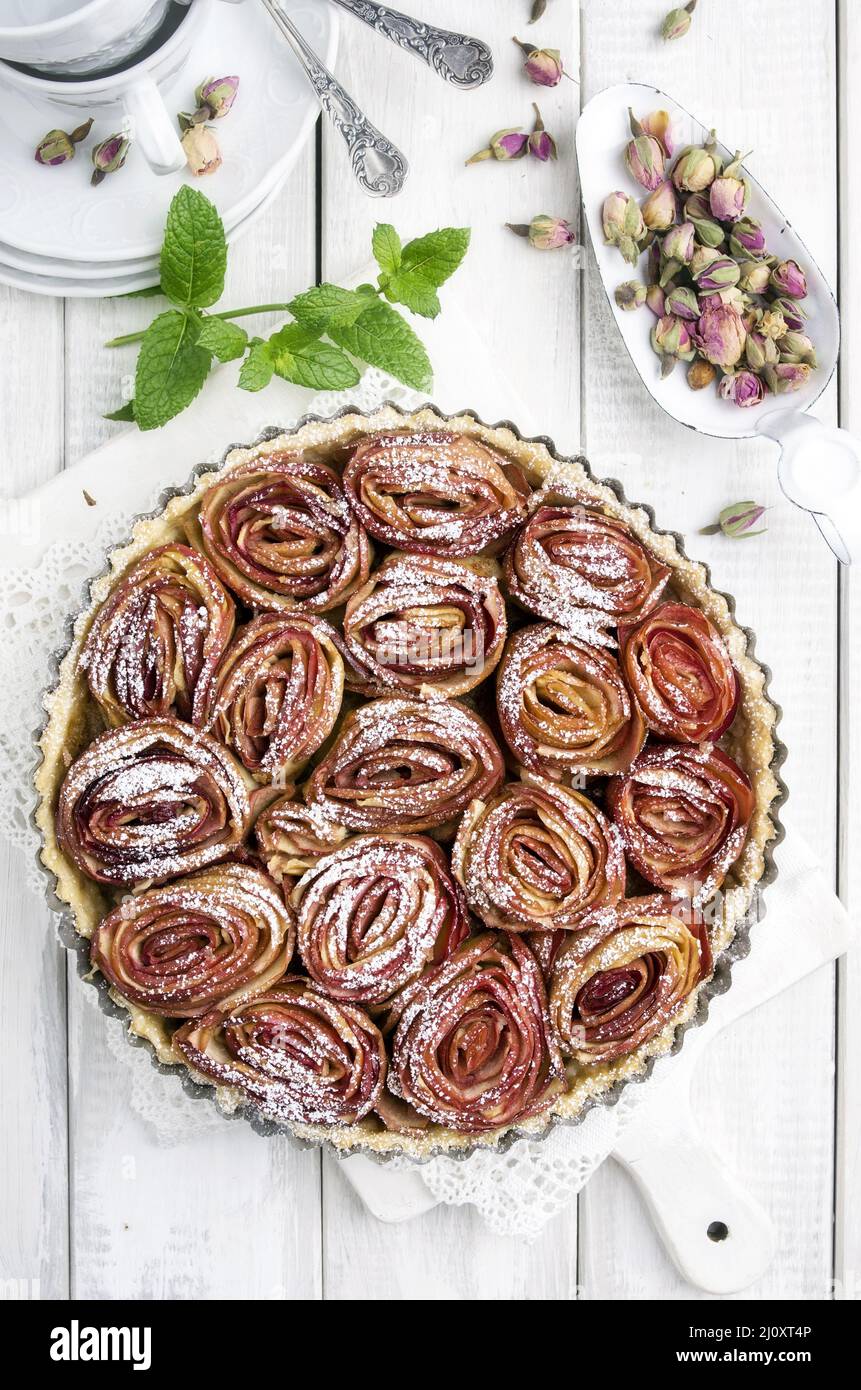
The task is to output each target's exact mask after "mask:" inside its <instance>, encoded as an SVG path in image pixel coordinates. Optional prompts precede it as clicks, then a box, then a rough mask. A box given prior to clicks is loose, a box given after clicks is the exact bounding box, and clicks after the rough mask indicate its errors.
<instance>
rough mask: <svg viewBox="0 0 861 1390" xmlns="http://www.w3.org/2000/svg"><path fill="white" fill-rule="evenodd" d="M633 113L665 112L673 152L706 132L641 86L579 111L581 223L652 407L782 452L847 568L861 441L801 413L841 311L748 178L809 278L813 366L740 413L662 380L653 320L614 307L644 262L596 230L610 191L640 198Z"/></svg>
mask: <svg viewBox="0 0 861 1390" xmlns="http://www.w3.org/2000/svg"><path fill="white" fill-rule="evenodd" d="M629 107H631V108H632V109H633V111H634V113H635V115H637V116H644V115H646V114H648V113H649V112H650V111H655V110H664V111H668V112H669V113H670V117H671V119H672V130H673V140H674V145H675V148H676V150H677V151H678V150H680V149H682V148H683V147H684V146H685V145H688V144H692V145H693V144H702V143H703V142H704V141H705V140H706V139H707V137H708V131H709V126H708V125H707V124H704V123H703V122H702V121H699V120H697V119H696V118H695V117H693V116H691V115H690V113H689V112H688V111H686V110H685V109H684V108H683V107H681V106H679V104H678V102H676V101H674V100H673V98H672V97H670V96H668V95H667V93H666V92H662V91H661V90H660V89H659V88H657V87H652V86H649V85H647V84H645V83H640V82H624V83H620V84H619V85H618V86H616V87H608V88H607V89H606V90H605V91H603V92H600V93H599V94H598V95H597V96H595V97H593V98H592V100H591V101H590V102H589V103H588V104H587V105H586V106H585V107H584V109H583V112H582V113H581V116H580V120H579V123H578V126H577V163H578V167H579V172H580V191H581V195H582V199H583V208H584V212H585V219H586V223H587V225H588V227H589V232H590V235H591V238H592V245H593V247H594V249H595V257H596V260H597V262H598V269H599V271H600V273H601V279H602V281H603V285H604V289H605V291H606V293H607V298H608V299H609V301H610V307H611V310H612V313H613V315H614V317H615V319H616V324H617V326H618V329H619V332H620V333H621V335H622V338H623V340H624V342H625V346H626V348H627V349H628V352H629V354H630V356H631V359H632V361H633V363H634V365H635V367H636V368H637V371H638V372H639V373H640V376H641V377H642V379H643V382H644V384H645V386H646V388H647V390H648V391H649V393H650V394H651V395H652V397H653V398H654V400H656V401H657V403H658V405H660V406H661V407H662V409H663V410H665V411H666V412H667V414H668V415H671V416H672V417H673V419H674V420H678V422H679V423H680V424H682V425H687V427H688V428H689V429H692V430H697V431H699V432H700V433H702V434H710V435H717V436H719V437H720V438H723V439H755V438H758V437H760V436H763V435H765V436H767V437H768V438H769V439H773V440H775V442H776V443H777V444H779V445H780V450H781V453H780V459H779V462H778V479H779V482H780V486H781V488H782V489H783V491H784V493H785V494H786V496H787V497H788V498H789V499H790V501H792V502H794V503H795V504H796V505H797V506H799V507H802V508H803V509H804V510H805V511H808V512H810V513H811V514H812V515H813V517H814V520H815V521H816V523H817V525H818V527H819V529H820V531H821V532H822V534H823V536H824V537H825V539H826V541H827V542H828V544H829V545H830V547H831V549H832V550H833V551H834V554H835V555H836V556H837V558H838V559H839V560H841V561H843V563H844V564H849V563H851V562H852V561H853V560H855V561H861V441H858V440H856V439H855V438H853V436H852V435H850V434H848V433H847V431H846V430H840V429H835V428H833V427H831V426H828V425H824V424H823V423H822V422H821V421H820V420H817V419H816V418H815V416H812V415H808V414H807V413H806V412H807V411H809V409H810V408H811V406H812V405H814V404H815V402H816V401H817V400H818V399H819V397H820V396H821V395H822V392H823V391H824V390H825V387H826V386H827V385H828V383H829V381H830V380H831V377H832V376H833V374H834V371H835V368H836V366H837V356H838V353H839V350H840V316H839V313H838V310H837V304H836V302H835V299H834V295H833V294H832V292H831V289H830V288H829V285H828V282H827V281H826V279H825V277H824V275H823V274H822V271H821V270H820V269H819V267H818V265H817V264H816V262H815V261H814V259H813V257H812V256H811V254H810V252H809V251H808V249H807V247H806V246H805V245H804V242H803V241H802V240H801V238H800V237H799V236H798V235H797V233H796V232H795V230H794V229H793V227H792V226H791V225H790V223H789V222H788V221H787V220H786V218H785V217H784V215H783V213H782V212H781V211H780V209H779V208H778V207H777V206H776V205H775V204H774V203H773V202H772V200H771V198H769V196H768V194H767V193H766V191H765V189H764V188H763V187H762V186H761V184H759V183H758V182H757V181H756V179H754V178H752V177H751V175H750V174H749V173H748V172H747V170H745V177H746V178H747V179H749V180H750V184H751V198H750V207H749V214H750V216H751V217H754V218H756V219H757V220H758V221H759V222H761V223H762V226H763V229H764V231H765V233H766V237H767V245H768V249H769V251H772V252H773V253H774V254H775V255H778V256H780V258H781V259H782V260H795V261H797V262H798V263H799V265H801V266H802V267H803V269H804V271H805V273H806V275H807V283H808V295H807V298H806V299H805V300H804V301H803V303H802V307H803V308H804V310H805V312H806V314H807V322H806V324H805V332H806V333H807V334H808V336H809V337H810V338H811V339H812V340H813V342H814V344H815V346H816V352H817V357H818V363H819V365H818V367H817V368H816V370H815V371H813V372H811V374H810V377H809V380H808V381H807V383H806V385H805V386H804V387H803V388H802V390H800V391H797V392H795V393H793V394H792V395H784V396H774V395H768V396H766V398H765V400H764V401H763V402H762V403H761V404H760V405H757V406H753V407H750V408H748V409H740V408H739V407H738V406H736V405H733V404H732V403H731V402H730V401H725V400H722V399H721V398H720V396H718V394H717V391H716V390H714V389H712V388H706V389H705V390H702V391H692V390H691V388H690V387H689V386H688V384H687V381H686V375H685V371H684V370H683V367H681V366H680V367H678V368H677V369H676V371H674V372H673V373H672V374H671V375H670V376H667V377H665V378H664V379H663V380H662V379H661V375H660V368H659V363H658V358H657V357H656V356H655V353H654V352H653V350H652V346H651V342H650V334H651V329H652V327H653V325H654V323H655V319H654V316H653V315H652V313H651V312H650V311H649V309H647V308H645V307H644V308H642V309H639V310H637V311H636V312H633V313H632V312H626V311H624V310H622V309H619V308H618V307H617V306H616V303H615V300H614V298H613V292H614V290H615V289H616V286H617V285H619V284H620V283H622V282H623V281H625V280H630V279H637V278H642V276H643V275H644V273H645V257H644V258H643V261H642V262H641V265H640V266H639V267H634V266H630V265H628V264H627V263H626V262H625V261H624V260H623V259H622V256H621V255H620V253H619V250H618V248H617V247H615V246H606V245H605V244H604V233H603V227H602V221H601V209H602V206H603V203H604V199H605V198H606V196H607V194H608V193H611V192H613V191H614V190H615V189H620V190H622V191H623V192H628V193H630V194H631V195H632V196H634V197H636V198H637V200H638V201H641V199H642V197H645V196H646V194H645V190H643V189H641V188H640V187H639V185H637V184H635V183H634V181H633V179H632V178H631V177H630V175H629V174H628V171H627V169H626V168H625V163H624V148H625V145H626V143H627V141H628V139H629V138H630V128H629V124H628V108H629ZM718 149H719V151H720V152H721V154H722V155H724V157H725V158H726V159H727V160H730V159H732V157H733V151H731V150H728V149H727V148H726V147H725V146H722V145H718ZM671 165H672V161H670V167H671Z"/></svg>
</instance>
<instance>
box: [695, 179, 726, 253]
mask: <svg viewBox="0 0 861 1390" xmlns="http://www.w3.org/2000/svg"><path fill="white" fill-rule="evenodd" d="M685 217H686V218H687V220H688V221H689V222H692V223H693V227H694V231H695V232H696V234H697V241H698V242H699V243H700V245H701V246H709V247H711V248H712V249H714V248H715V247H717V246H722V245H723V243H724V239H725V236H726V234H725V232H724V229H723V227H721V226H720V224H719V223H718V222H715V220H714V218H713V217H712V215H711V205H710V204H709V200H708V195H707V194H705V193H692V194H691V196H690V197H689V198H688V199H687V201H686V203H685Z"/></svg>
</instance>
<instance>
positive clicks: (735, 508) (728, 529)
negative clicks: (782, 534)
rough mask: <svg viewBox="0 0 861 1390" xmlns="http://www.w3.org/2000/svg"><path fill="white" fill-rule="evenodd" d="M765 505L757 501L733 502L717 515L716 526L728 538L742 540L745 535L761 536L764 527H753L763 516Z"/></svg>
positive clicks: (763, 532)
mask: <svg viewBox="0 0 861 1390" xmlns="http://www.w3.org/2000/svg"><path fill="white" fill-rule="evenodd" d="M765 511H766V509H765V507H761V506H760V504H759V503H758V502H733V503H732V505H731V506H729V507H724V509H723V511H722V512H721V514H720V516H719V517H718V526H719V527H720V529H721V531H723V533H724V535H725V536H729V538H730V540H744V539H745V537H747V536H762V535H764V534H765V531H766V529H767V528H766V527H765V526H762V527H760V528H759V530H756V529H755V528H756V527H757V526H758V524H759V522H760V521H762V518H763V517H764V516H765Z"/></svg>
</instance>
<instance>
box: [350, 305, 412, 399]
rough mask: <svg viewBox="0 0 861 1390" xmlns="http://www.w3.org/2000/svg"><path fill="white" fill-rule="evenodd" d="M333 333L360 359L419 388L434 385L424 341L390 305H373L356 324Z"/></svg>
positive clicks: (406, 383) (408, 384)
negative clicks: (422, 341) (420, 339)
mask: <svg viewBox="0 0 861 1390" xmlns="http://www.w3.org/2000/svg"><path fill="white" fill-rule="evenodd" d="M329 336H330V337H331V338H334V340H335V342H336V343H337V344H338V345H339V347H342V348H345V349H346V351H347V352H349V353H352V355H353V356H354V357H358V358H359V359H360V361H362V362H368V363H370V365H371V366H372V367H379V368H380V370H381V371H384V372H389V373H390V374H391V375H392V376H393V377H395V378H396V379H397V380H398V381H402V382H403V383H404V385H405V386H412V387H413V389H414V390H415V391H428V390H430V387H431V386H432V384H433V370H432V368H431V364H430V359H429V358H428V355H427V353H426V352H425V349H424V346H423V344H422V343H421V342H420V341H419V339H418V338H417V337H416V335H415V333H414V332H413V330H412V329H411V328H410V326H409V324H408V323H407V321H406V319H404V318H402V317H401V315H400V314H399V313H398V311H397V309H393V308H392V306H391V305H390V304H384V303H383V302H382V301H380V302H379V303H377V304H372V305H370V307H369V308H367V309H366V310H365V312H364V313H363V314H362V315H361V316H360V317H359V318H358V319H357V320H356V322H355V323H354V324H350V325H349V326H346V327H338V328H332V329H330V330H329Z"/></svg>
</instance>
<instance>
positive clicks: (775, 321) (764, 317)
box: [757, 306, 787, 343]
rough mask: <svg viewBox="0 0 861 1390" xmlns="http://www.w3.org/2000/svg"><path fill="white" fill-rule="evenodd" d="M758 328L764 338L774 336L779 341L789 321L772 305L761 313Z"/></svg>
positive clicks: (775, 340)
mask: <svg viewBox="0 0 861 1390" xmlns="http://www.w3.org/2000/svg"><path fill="white" fill-rule="evenodd" d="M757 328H758V330H759V332H760V333H761V334H762V336H763V338H772V339H773V340H774V342H776V343H777V342H779V341H780V339H781V338H782V337H783V336H784V334H785V333H786V331H787V323H786V319H785V318H784V317H783V314H782V313H781V311H780V310H779V309H775V308H774V307H773V306H772V308H771V309H766V310H765V312H764V313H762V314H760V316H759V320H758V322H757Z"/></svg>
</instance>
